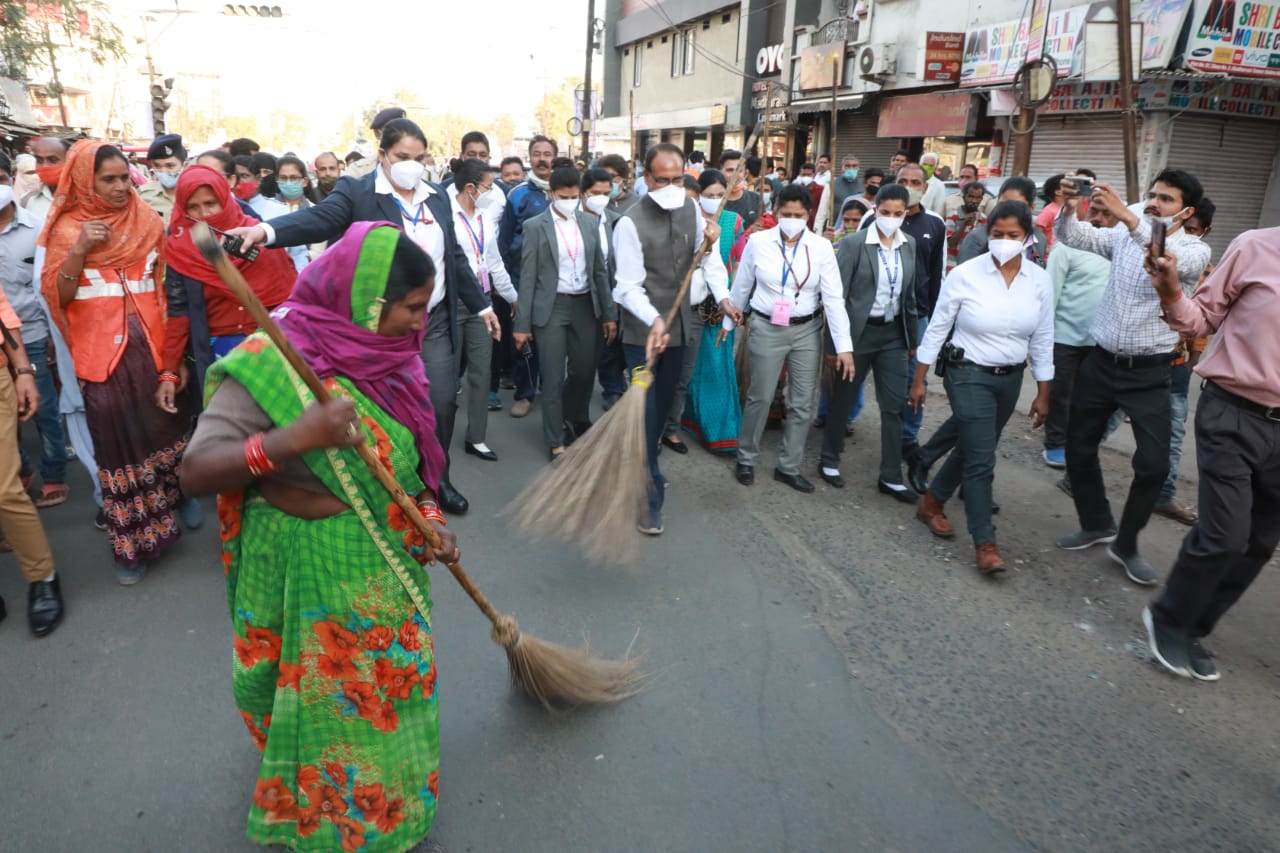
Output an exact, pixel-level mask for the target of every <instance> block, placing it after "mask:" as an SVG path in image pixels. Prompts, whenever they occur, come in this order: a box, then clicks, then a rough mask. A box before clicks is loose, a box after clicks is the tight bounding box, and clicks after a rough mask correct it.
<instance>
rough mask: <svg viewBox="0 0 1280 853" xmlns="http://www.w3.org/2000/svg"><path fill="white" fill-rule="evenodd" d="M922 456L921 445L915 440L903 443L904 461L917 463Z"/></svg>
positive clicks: (909, 463) (910, 463)
mask: <svg viewBox="0 0 1280 853" xmlns="http://www.w3.org/2000/svg"><path fill="white" fill-rule="evenodd" d="M919 458H920V445H919V444H918V443H917V442H914V441H907V442H903V444H902V461H903V462H906V463H907V464H908V465H912V464H914V463H915V461H916V460H917V459H919Z"/></svg>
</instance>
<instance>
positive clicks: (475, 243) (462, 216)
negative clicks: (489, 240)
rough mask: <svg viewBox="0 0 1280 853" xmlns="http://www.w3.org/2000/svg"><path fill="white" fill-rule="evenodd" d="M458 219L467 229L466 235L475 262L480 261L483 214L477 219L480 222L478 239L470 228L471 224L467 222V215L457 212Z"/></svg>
mask: <svg viewBox="0 0 1280 853" xmlns="http://www.w3.org/2000/svg"><path fill="white" fill-rule="evenodd" d="M458 218H459V219H461V220H462V224H463V225H465V226H466V227H467V234H468V235H470V237H471V247H472V248H473V249H475V250H476V260H480V259H482V258H483V257H484V213H483V212H482V213H481V214H480V216H479V217H478V219H479V222H480V237H479V238H478V239H477V238H476V232H475V231H474V230H472V228H471V223H470V222H469V221H468V220H467V215H466V214H465V213H463V212H462V211H461V210H459V211H458Z"/></svg>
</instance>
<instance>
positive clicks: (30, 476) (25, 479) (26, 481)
mask: <svg viewBox="0 0 1280 853" xmlns="http://www.w3.org/2000/svg"><path fill="white" fill-rule="evenodd" d="M35 476H36V474H35V472H34V471H19V472H18V477H19V479H21V480H22V491H24V492H25V491H26V490H27V489H29V488H31V481H32V480H34V479H35Z"/></svg>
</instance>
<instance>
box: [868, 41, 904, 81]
mask: <svg viewBox="0 0 1280 853" xmlns="http://www.w3.org/2000/svg"><path fill="white" fill-rule="evenodd" d="M894 47H895V46H894V45H893V44H868V45H863V46H862V47H861V48H859V49H858V75H859V76H860V77H863V78H866V79H868V80H882V79H884V78H885V77H888V76H890V75H891V74H896V73H897V71H898V60H897V59H896V58H894V56H895V54H894Z"/></svg>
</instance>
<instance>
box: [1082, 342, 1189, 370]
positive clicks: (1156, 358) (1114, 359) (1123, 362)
mask: <svg viewBox="0 0 1280 853" xmlns="http://www.w3.org/2000/svg"><path fill="white" fill-rule="evenodd" d="M1093 349H1094V351H1095V352H1097V354H1098V355H1099V356H1100V357H1102V359H1104V360H1105V361H1107V362H1108V363H1110V364H1114V365H1116V366H1118V367H1127V368H1129V369H1130V370H1137V369H1141V368H1143V367H1169V366H1171V365H1172V364H1173V360H1174V359H1175V358H1177V357H1178V354H1177V353H1176V352H1165V353H1160V354H1159V355H1116V354H1115V353H1113V352H1111V351H1110V350H1106V349H1103V348H1102V347H1094V348H1093Z"/></svg>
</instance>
